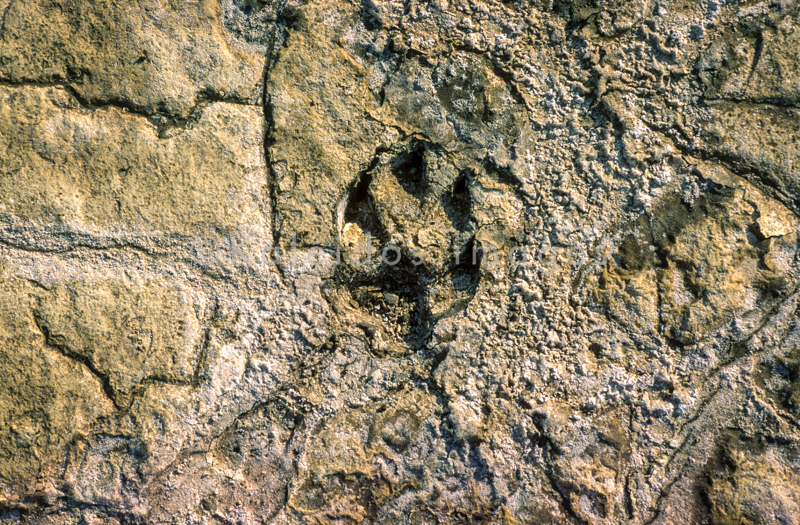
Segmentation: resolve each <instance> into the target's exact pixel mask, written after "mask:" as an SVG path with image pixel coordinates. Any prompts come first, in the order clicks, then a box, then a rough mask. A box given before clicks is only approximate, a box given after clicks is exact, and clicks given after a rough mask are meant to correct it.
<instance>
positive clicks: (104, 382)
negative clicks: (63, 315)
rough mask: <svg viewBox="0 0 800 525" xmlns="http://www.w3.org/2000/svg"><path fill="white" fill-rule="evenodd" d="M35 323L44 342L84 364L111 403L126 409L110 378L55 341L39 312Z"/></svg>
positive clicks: (82, 357) (89, 362) (88, 361)
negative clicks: (119, 401)
mask: <svg viewBox="0 0 800 525" xmlns="http://www.w3.org/2000/svg"><path fill="white" fill-rule="evenodd" d="M33 321H34V324H35V325H36V327H37V328H38V329H39V331H40V332H41V333H42V336H43V337H44V342H45V344H46V345H47V346H49V347H51V348H53V349H55V350H56V351H58V353H60V354H62V355H64V356H65V357H68V358H70V359H72V360H73V361H75V362H77V363H80V364H82V365H83V366H85V367H86V368H87V369H88V370H89V371H90V372H91V373H92V374H93V375H94V376H95V377H96V378H97V380H98V381H99V382H100V384H101V386H102V389H103V392H104V393H105V395H106V397H107V398H108V399H109V401H111V403H112V404H113V405H114V406H115V407H117V408H124V407H122V406H121V405H119V403H118V401H117V399H116V393H115V392H114V387H113V386H112V385H111V381H110V380H109V378H108V377H107V376H106V375H105V374H103V373H102V372H101V371H100V370H98V369H97V368H96V367H95V366H94V364H92V362H91V361H90V360H89V358H87V357H86V356H82V355H80V354H78V353H76V352H73V351H72V350H70V349H69V348H68V347H67V346H66V345H64V344H61V343H59V342H57V341H55V340H54V337H53V335H52V333H51V331H50V327H49V326H48V324H47V321H45V320H44V318H43V317H42V316H41V314H40V313H39V312H36V311H34V312H33Z"/></svg>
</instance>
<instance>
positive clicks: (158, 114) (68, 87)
mask: <svg viewBox="0 0 800 525" xmlns="http://www.w3.org/2000/svg"><path fill="white" fill-rule="evenodd" d="M0 86H5V87H10V88H20V87H39V88H47V87H52V88H58V89H61V90H63V91H65V92H67V93H68V94H69V95H70V96H72V98H74V99H75V100H76V101H77V102H78V104H80V106H81V107H82V108H83V109H84V110H88V111H96V110H107V109H109V108H116V109H119V110H122V111H124V112H126V113H127V114H130V115H135V116H138V117H142V118H144V119H146V120H147V121H148V122H150V124H152V125H153V126H154V127H155V128H156V131H157V135H158V137H159V138H165V137H164V133H165V132H166V131H167V130H170V129H187V128H190V127H191V126H193V125H194V124H195V123H197V122H199V121H200V119H201V118H202V115H203V109H205V108H206V107H207V106H209V105H211V104H215V103H225V104H232V105H237V106H245V107H251V108H257V107H259V105H258V104H252V103H250V102H247V101H246V100H242V99H238V98H235V97H224V96H221V95H220V94H218V93H216V92H214V91H211V90H203V91H200V92H199V93H198V94H197V96H196V97H195V103H194V106H192V107H191V108H189V112H188V116H186V117H182V116H178V115H174V114H170V113H166V112H162V111H157V110H152V109H148V108H147V107H145V106H141V105H139V104H135V103H133V102H130V101H128V100H125V99H122V98H114V99H110V100H108V101H104V102H101V103H98V102H97V101H93V100H91V99H88V98H86V97H84V96H83V95H81V94H80V93H79V92H78V90H77V89H76V88H75V87H74V86H73V85H72V84H70V83H67V82H63V81H54V82H41V81H20V82H15V81H10V80H7V79H0ZM164 118H166V121H164V120H163V119H164Z"/></svg>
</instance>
